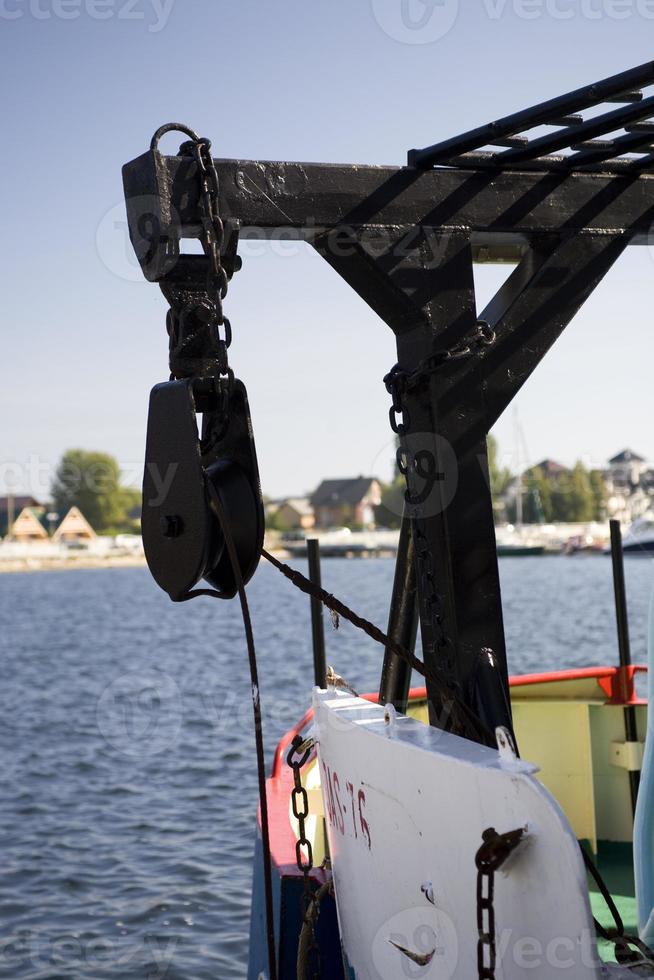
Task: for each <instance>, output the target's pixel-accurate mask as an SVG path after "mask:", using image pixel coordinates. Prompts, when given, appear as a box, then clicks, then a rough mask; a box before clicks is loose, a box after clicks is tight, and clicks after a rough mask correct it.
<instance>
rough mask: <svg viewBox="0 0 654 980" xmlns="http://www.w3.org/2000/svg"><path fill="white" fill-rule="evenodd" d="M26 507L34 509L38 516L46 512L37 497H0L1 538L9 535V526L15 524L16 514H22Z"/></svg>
mask: <svg viewBox="0 0 654 980" xmlns="http://www.w3.org/2000/svg"><path fill="white" fill-rule="evenodd" d="M26 507H29V508H30V509H33V510H34V511H35V513H36V514H40V513H42V512H43V510H44V508H43V507H42V505H41V504H40V503H39V501H38V500H37V499H36V497H30V496H22V497H16V496H13V495H11V496H8V497H0V536H4V535H5V534H7V531H8V529H9V525H10V524H13V523H14V518H15V517H16V514H20V513H21V511H23V510H25V508H26Z"/></svg>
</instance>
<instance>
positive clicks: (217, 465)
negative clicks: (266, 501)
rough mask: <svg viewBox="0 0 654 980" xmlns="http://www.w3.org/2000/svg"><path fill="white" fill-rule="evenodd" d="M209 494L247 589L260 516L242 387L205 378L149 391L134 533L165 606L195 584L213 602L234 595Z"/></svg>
mask: <svg viewBox="0 0 654 980" xmlns="http://www.w3.org/2000/svg"><path fill="white" fill-rule="evenodd" d="M200 413H201V414H202V430H201V433H200V432H199V431H198V422H197V416H198V414H200ZM214 494H215V496H217V497H218V499H219V502H220V510H221V512H222V515H223V520H224V521H225V522H226V523H227V525H228V528H227V530H228V533H229V534H230V535H231V538H232V540H233V543H234V548H235V551H236V555H237V559H238V566H239V569H240V574H241V577H242V579H243V581H244V582H247V581H248V580H249V579H250V578H251V577H252V575H253V574H254V572H255V570H256V567H257V565H258V562H259V558H260V556H261V549H262V546H263V533H264V516H263V501H262V498H261V487H260V483H259V470H258V466H257V457H256V451H255V447H254V439H253V435H252V423H251V420H250V410H249V406H248V400H247V393H246V390H245V386H244V385H243V383H242V382H241V381H239V380H238V379H233V378H230V379H228V378H213V377H209V378H183V379H181V380H177V381H167V382H165V383H163V384H158V385H156V386H155V387H154V388H153V389H152V392H151V393H150V408H149V413H148V429H147V442H146V453H145V472H144V477H143V507H142V515H141V526H142V534H143V545H144V549H145V557H146V560H147V563H148V566H149V568H150V571H151V573H152V576H153V578H154V579H155V581H156V582H157V584H158V585H159V586H161V588H162V589H163V590H164V591H165V592H167V593H168V595H169V596H170V597H171V599H173V600H176V601H180V600H182V599H184V598H186V596H187V595H188V593H189V591H190V590H191V589H193V588H194V587H195V586H196V585H197V583H198V582H199V581H200V580H201V579H205V581H206V582H208V583H209V585H211V586H212V588H213V589H214V590H215V591H216V592H217V593H218V594H219V595H220V597H221V598H224V599H231V598H232V597H233V596H234V595H235V594H236V592H237V581H236V576H235V574H234V569H233V566H232V563H231V560H230V557H229V553H228V549H227V545H226V540H225V530H224V528H223V526H222V525H221V520H220V519H219V517H218V514H217V512H216V508H215V506H212V498H213V495H214Z"/></svg>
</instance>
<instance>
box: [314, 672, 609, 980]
mask: <svg viewBox="0 0 654 980" xmlns="http://www.w3.org/2000/svg"><path fill="white" fill-rule="evenodd" d="M314 707H315V711H316V716H315V720H316V729H317V734H318V739H319V747H318V753H319V758H320V764H321V770H322V791H323V802H324V807H325V813H326V814H327V823H328V836H329V843H330V851H331V856H332V865H333V870H334V881H335V885H336V897H337V906H338V913H339V921H340V926H341V935H342V938H343V943H344V948H345V950H346V953H347V956H348V960H349V962H350V964H351V966H352V968H353V970H354V972H355V975H356V978H357V980H401V978H403V977H414V978H429V980H474V978H475V977H476V976H477V921H476V880H477V873H476V867H475V854H476V852H477V849H478V848H479V846H480V844H481V835H482V832H483V831H484V830H485V829H486V828H488V827H494V828H495V829H496V830H497V831H498V832H504V831H508V830H514V829H516V828H518V827H522V826H527V828H528V833H529V839H528V842H527V843H526V844H525V845H524V846H523V847H521V848H520V850H519V851H518V852H516V854H515V855H514V856H513V857H512V858H511V859H510V861H509V863H508V864H507V867H506V871H505V872H501V873H499V874H497V875H496V878H495V914H496V929H497V943H498V956H499V957H500V961H499V962H498V967H497V971H496V977H497V980H524V977H525V976H530V977H533V978H534V980H562V978H563V980H564V978H565V977H571V978H572V977H574V980H590V978H592V977H599V976H601V971H600V968H599V966H598V965H597V961H596V958H595V955H594V936H595V931H594V927H593V923H592V919H591V913H590V907H589V902H588V894H587V886H586V877H585V872H584V869H583V864H582V861H581V857H580V854H579V849H578V845H577V842H576V840H575V838H574V835H573V834H572V832H571V830H570V827H569V825H568V823H567V821H566V820H565V817H564V816H563V814H562V812H561V810H560V809H559V807H558V805H557V804H556V803H555V801H554V800H553V799H552V797H551V796H550V795H549V793H548V792H547V790H546V789H545V788H544V787H543V786H542V785H541V784H540V783H539V782H538V781H537V780H536V779H534V778H533V776H532V775H531V773H532V772H533V771H534V767H533V766H530V765H529V764H527V763H524V762H520V761H518V762H514V763H512V764H511V763H504V762H502V761H500V758H499V754H498V753H497V752H495V751H493V750H491V749H486V748H483V747H481V746H478V745H475V744H474V743H471V742H468V741H466V740H464V739H460V738H457V737H456V736H453V735H448V734H445V733H443V732H439V731H437V730H435V729H430V728H427V727H425V726H424V725H421V724H420V723H418V722H415V721H413V720H411V719H409V718H404V717H398V718H397V719H396V721H395V723H394V724H393V725H392V726H387V725H386V724H385V723H384V709H383V708H382V707H380V706H378V705H371V704H369V703H368V702H366V701H361V700H360V699H358V698H353V697H350V696H348V695H345V694H341V693H337V692H333V691H329V692H319V691H316V692H315V693H314ZM431 894H433V901H434V904H432V903H431V902H430V901H429V900H428V897H427V896H428V895H431ZM394 943H395V944H397V945H401V946H404V947H405V948H407V949H410V950H411V951H412V952H413V953H416V954H424V953H427V952H430V951H431V949H432V948H435V950H436V952H435V954H434V956H433V958H432V960H431V962H430V963H429V965H426V966H419V965H417V964H416V963H414V962H412V961H410V960H409V959H408V958H407V957H406V956H405V955H404V954H402V953H401V952H400V951H399V950H398V949H397V945H393V944H394Z"/></svg>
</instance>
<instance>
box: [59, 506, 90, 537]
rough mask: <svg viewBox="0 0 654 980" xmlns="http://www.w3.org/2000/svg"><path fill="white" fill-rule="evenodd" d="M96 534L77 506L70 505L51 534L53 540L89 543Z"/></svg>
mask: <svg viewBox="0 0 654 980" xmlns="http://www.w3.org/2000/svg"><path fill="white" fill-rule="evenodd" d="M96 537H97V535H96V533H95V531H94V530H93V528H92V527H91V525H90V524H89V522H88V521H87V519H86V518H85V517H84V515H83V514H82V512H81V510H80V509H79V507H71V508H70V510H69V511H68V513H67V514H66V516H65V517H64V519H63V521H62V522H61V524H60V525H59V527H58V528H57V530H56V531H55V533H54V534H53V535H52V540H53V541H60V542H62V543H65V544H89V543H90V542H91V541H95V539H96Z"/></svg>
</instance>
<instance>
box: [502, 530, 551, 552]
mask: <svg viewBox="0 0 654 980" xmlns="http://www.w3.org/2000/svg"><path fill="white" fill-rule="evenodd" d="M495 541H496V545H497V554H498V557H500V558H508V557H512V558H525V557H527V556H530V555H542V554H543V552H544V551H545V545H544V544H541V543H540V542H539V541H536V540H534V537H533V535H531V534H526V533H525V529H524V528H523V527H514V526H513V524H507V525H506V526H504V527H498V528H496V530H495Z"/></svg>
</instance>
